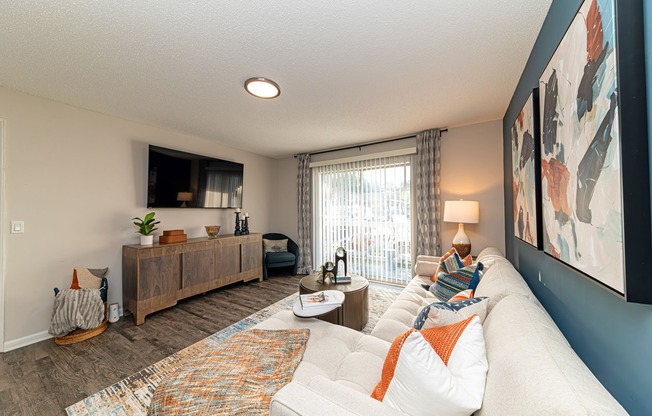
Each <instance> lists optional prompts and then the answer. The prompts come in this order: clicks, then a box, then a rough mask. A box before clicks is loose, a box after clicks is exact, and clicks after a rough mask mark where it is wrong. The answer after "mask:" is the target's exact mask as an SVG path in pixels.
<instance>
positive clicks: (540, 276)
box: [503, 0, 652, 415]
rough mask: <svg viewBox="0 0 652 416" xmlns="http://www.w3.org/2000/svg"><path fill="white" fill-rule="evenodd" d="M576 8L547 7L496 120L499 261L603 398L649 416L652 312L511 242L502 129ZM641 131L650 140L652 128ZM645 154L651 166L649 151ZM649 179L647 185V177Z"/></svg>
mask: <svg viewBox="0 0 652 416" xmlns="http://www.w3.org/2000/svg"><path fill="white" fill-rule="evenodd" d="M581 2H582V1H581V0H553V2H552V5H551V7H550V11H549V13H548V16H547V17H546V20H545V22H544V24H543V27H542V29H541V32H540V34H539V37H538V39H537V41H536V43H535V45H534V48H533V50H532V53H531V55H530V58H529V60H528V63H527V65H526V67H525V70H524V72H523V74H522V76H521V80H520V81H519V83H518V86H517V87H516V90H515V91H514V95H513V97H512V100H511V102H510V104H509V107H508V108H507V112H506V113H505V117H504V118H503V143H504V144H503V151H504V158H503V160H504V172H505V177H504V184H505V233H506V234H505V248H506V255H507V257H508V258H509V259H510V260H511V261H512V263H513V264H514V266H515V267H516V268H517V269H518V270H519V271H520V272H521V274H522V275H523V277H524V278H525V280H526V281H527V282H528V284H529V285H530V287H531V288H532V290H533V291H534V293H535V294H536V296H537V297H538V298H539V300H540V301H541V303H543V305H544V306H545V307H546V309H547V310H548V312H549V313H550V315H551V316H552V317H553V319H554V320H555V322H557V325H558V326H559V328H560V329H561V330H562V331H563V333H564V335H565V336H566V338H567V339H568V340H569V342H570V343H571V345H572V346H573V348H574V349H575V351H576V352H577V354H578V355H579V356H580V357H581V358H582V360H584V362H585V363H586V364H587V365H588V367H589V368H590V369H591V371H593V373H594V374H595V375H596V376H597V377H598V379H599V380H600V381H601V382H602V384H603V385H604V386H605V387H606V388H607V390H609V391H610V392H611V394H612V395H614V396H615V397H616V399H617V400H618V401H619V402H620V403H621V404H622V405H623V407H625V409H626V410H627V411H628V412H629V413H630V414H632V415H652V398H651V396H650V393H651V392H652V306H649V305H639V304H631V303H627V302H625V301H624V300H622V299H621V298H619V297H618V296H616V295H614V294H612V293H611V292H609V291H607V290H606V289H604V288H602V287H600V286H598V285H597V284H596V283H594V282H592V281H591V280H589V279H587V278H586V277H583V276H582V275H580V274H579V273H577V272H576V271H574V270H572V269H570V268H569V267H567V266H565V265H563V264H562V263H561V262H559V261H557V260H555V259H553V258H551V257H550V256H548V255H546V254H544V253H543V252H542V251H537V250H536V249H535V248H533V247H532V246H529V245H528V244H526V243H524V242H522V241H520V240H518V239H516V238H515V237H514V227H513V224H514V219H513V214H512V204H513V203H512V177H511V172H512V170H511V143H510V140H511V139H510V137H509V132H510V127H511V125H512V123H513V122H514V120H515V119H516V116H517V114H518V112H519V111H520V110H521V108H522V107H523V105H524V103H525V101H526V100H527V98H528V96H529V94H530V92H531V91H532V89H533V88H535V87H537V84H538V80H539V76H540V75H541V73H542V72H543V69H544V68H545V66H546V65H547V64H548V61H549V59H550V57H551V56H552V54H553V53H554V51H555V49H556V47H557V44H558V43H559V41H560V40H561V38H562V36H563V35H564V33H565V31H566V28H567V27H568V25H569V24H570V22H571V20H572V19H573V17H574V15H575V12H576V11H577V9H578V8H579V5H580V4H581ZM651 3H652V2H649V1H647V0H646V1H645V26H646V27H645V41H646V42H645V46H644V45H641V47H642V48H643V47H645V50H646V65H647V97H648V120H652V4H651ZM648 125H649V126H650V134H649V137H652V123H648ZM642 139H643V140H648V138H642ZM649 148H650V157H651V158H652V145H651V146H650V147H649ZM651 160H652V159H651ZM649 175H650V178H651V183H652V172H650V173H649ZM651 215H652V214H651ZM650 238H652V236H650ZM650 255H651V256H652V253H650ZM650 278H651V279H652V270H650Z"/></svg>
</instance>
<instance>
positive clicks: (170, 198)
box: [147, 145, 244, 208]
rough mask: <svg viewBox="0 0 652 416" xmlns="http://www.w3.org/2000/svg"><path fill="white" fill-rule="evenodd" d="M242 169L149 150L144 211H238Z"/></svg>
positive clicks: (204, 158) (217, 161)
mask: <svg viewBox="0 0 652 416" xmlns="http://www.w3.org/2000/svg"><path fill="white" fill-rule="evenodd" d="M243 173H244V165H243V164H242V163H236V162H229V161H226V160H221V159H216V158H212V157H207V156H201V155H196V154H192V153H186V152H181V151H179V150H173V149H166V148H163V147H158V146H154V145H150V146H149V160H148V169H147V207H148V208H242V180H243Z"/></svg>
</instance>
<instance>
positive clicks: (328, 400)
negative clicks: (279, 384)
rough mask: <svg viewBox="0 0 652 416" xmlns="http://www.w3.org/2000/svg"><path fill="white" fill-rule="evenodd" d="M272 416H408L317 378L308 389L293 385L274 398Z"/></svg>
mask: <svg viewBox="0 0 652 416" xmlns="http://www.w3.org/2000/svg"><path fill="white" fill-rule="evenodd" d="M270 415H271V416H299V415H301V416H303V415H305V416H332V415H343V416H407V415H406V414H405V413H403V412H400V411H398V410H395V409H393V408H391V407H389V406H387V405H385V404H383V403H381V402H379V401H378V400H375V399H372V398H371V397H370V396H368V395H366V394H363V393H360V392H359V391H356V390H353V389H350V388H348V387H345V386H342V385H340V384H338V383H335V382H333V381H331V380H328V379H326V378H325V377H315V378H314V379H312V380H311V381H310V384H309V385H308V386H306V385H304V384H300V383H297V382H291V383H289V384H287V385H285V387H283V388H282V389H281V390H279V391H278V392H277V393H276V394H275V395H274V396H273V397H272V402H271V404H270Z"/></svg>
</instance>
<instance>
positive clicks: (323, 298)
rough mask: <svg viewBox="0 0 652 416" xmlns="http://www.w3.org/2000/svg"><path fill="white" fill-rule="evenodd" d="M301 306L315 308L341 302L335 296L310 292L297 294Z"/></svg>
mask: <svg viewBox="0 0 652 416" xmlns="http://www.w3.org/2000/svg"><path fill="white" fill-rule="evenodd" d="M299 300H300V301H301V307H302V308H303V309H309V308H315V307H318V306H326V305H339V304H340V303H341V302H340V301H338V300H337V299H335V296H332V295H330V296H329V295H327V294H325V293H324V292H317V293H310V294H307V295H299Z"/></svg>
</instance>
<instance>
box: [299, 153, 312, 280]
mask: <svg viewBox="0 0 652 416" xmlns="http://www.w3.org/2000/svg"><path fill="white" fill-rule="evenodd" d="M297 159H298V161H299V166H298V170H297V193H298V195H297V196H298V198H297V210H298V211H297V213H298V218H299V241H298V242H297V244H298V245H299V259H298V260H297V273H300V274H308V273H312V208H311V207H312V206H311V204H310V201H311V199H312V195H311V194H310V155H309V154H308V153H304V154H301V155H299V156H298V157H297Z"/></svg>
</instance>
